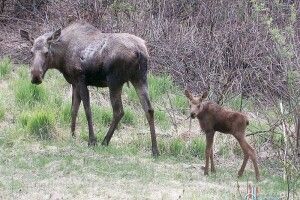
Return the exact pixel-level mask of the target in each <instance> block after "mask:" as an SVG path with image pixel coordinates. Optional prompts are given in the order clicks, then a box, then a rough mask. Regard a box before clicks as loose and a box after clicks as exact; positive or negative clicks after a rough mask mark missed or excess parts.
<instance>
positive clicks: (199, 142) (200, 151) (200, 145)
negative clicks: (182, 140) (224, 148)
mask: <svg viewBox="0 0 300 200" xmlns="http://www.w3.org/2000/svg"><path fill="white" fill-rule="evenodd" d="M205 147H206V144H205V141H204V140H203V139H202V138H196V139H193V140H192V142H191V144H190V153H191V155H192V156H195V157H199V158H201V159H203V158H204V154H205Z"/></svg>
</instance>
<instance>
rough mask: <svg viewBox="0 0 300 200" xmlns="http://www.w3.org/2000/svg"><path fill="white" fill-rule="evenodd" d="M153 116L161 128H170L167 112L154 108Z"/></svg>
mask: <svg viewBox="0 0 300 200" xmlns="http://www.w3.org/2000/svg"><path fill="white" fill-rule="evenodd" d="M154 118H155V120H156V122H157V123H158V125H159V127H160V128H161V129H163V130H167V129H169V128H170V126H171V123H170V119H169V116H167V114H166V113H165V112H164V111H161V110H156V111H155V112H154Z"/></svg>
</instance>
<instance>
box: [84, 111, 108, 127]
mask: <svg viewBox="0 0 300 200" xmlns="http://www.w3.org/2000/svg"><path fill="white" fill-rule="evenodd" d="M92 113H93V120H94V123H96V124H101V125H102V126H108V125H109V124H110V123H111V121H112V117H113V114H112V110H111V108H110V107H101V106H92ZM84 118H85V117H84Z"/></svg>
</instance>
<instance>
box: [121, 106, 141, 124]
mask: <svg viewBox="0 0 300 200" xmlns="http://www.w3.org/2000/svg"><path fill="white" fill-rule="evenodd" d="M121 122H122V123H124V124H126V125H131V126H134V125H135V124H136V123H137V114H136V113H135V112H134V111H133V109H132V108H131V109H129V108H125V109H124V116H123V118H122V120H121Z"/></svg>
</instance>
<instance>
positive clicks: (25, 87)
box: [13, 79, 47, 105]
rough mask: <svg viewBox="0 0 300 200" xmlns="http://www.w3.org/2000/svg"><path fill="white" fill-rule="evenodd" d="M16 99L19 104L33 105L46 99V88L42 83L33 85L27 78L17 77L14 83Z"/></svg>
mask: <svg viewBox="0 0 300 200" xmlns="http://www.w3.org/2000/svg"><path fill="white" fill-rule="evenodd" d="M13 88H14V92H15V97H16V101H17V102H18V103H19V104H20V105H24V104H29V105H33V104H35V103H36V102H41V101H44V100H46V99H47V94H46V90H45V88H44V86H43V85H33V84H31V83H30V81H29V80H25V79H19V80H17V81H16V82H15V83H14V85H13Z"/></svg>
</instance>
